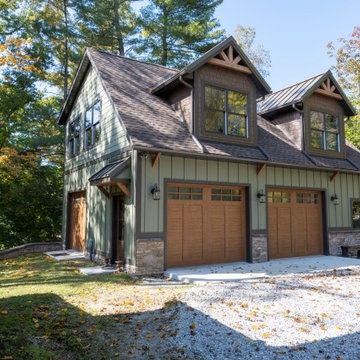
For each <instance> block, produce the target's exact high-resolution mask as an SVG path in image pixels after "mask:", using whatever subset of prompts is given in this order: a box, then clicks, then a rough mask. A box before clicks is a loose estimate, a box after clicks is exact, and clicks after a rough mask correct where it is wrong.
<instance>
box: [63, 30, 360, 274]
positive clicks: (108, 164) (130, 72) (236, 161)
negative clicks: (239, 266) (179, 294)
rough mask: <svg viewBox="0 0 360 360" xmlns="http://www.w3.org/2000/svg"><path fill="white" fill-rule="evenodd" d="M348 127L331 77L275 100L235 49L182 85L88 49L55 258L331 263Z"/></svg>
mask: <svg viewBox="0 0 360 360" xmlns="http://www.w3.org/2000/svg"><path fill="white" fill-rule="evenodd" d="M353 115H355V110H354V108H353V107H352V105H351V103H350V102H349V100H348V99H347V97H346V95H345V94H344V92H343V91H342V89H341V88H340V86H339V84H338V83H337V81H336V79H335V78H334V76H333V75H332V73H331V72H330V71H328V72H325V73H323V74H320V75H317V76H314V77H312V78H310V79H307V80H304V81H302V82H300V83H297V84H295V85H293V86H290V87H288V88H286V89H283V90H280V91H277V92H273V93H272V92H271V91H270V87H269V85H268V84H267V83H266V81H265V80H264V79H263V78H262V76H261V75H260V73H259V72H258V71H257V70H256V68H255V67H254V65H253V64H252V63H251V61H250V60H249V59H248V57H247V56H246V54H244V52H243V51H242V50H241V49H240V48H239V46H238V45H237V44H236V42H235V40H234V38H233V37H229V38H228V39H226V40H225V41H223V42H221V43H220V44H219V45H217V46H215V47H214V48H213V49H212V50H210V51H209V52H207V53H206V54H204V55H203V56H201V57H200V58H199V59H197V60H196V61H194V62H193V63H191V64H189V65H188V66H186V67H185V68H183V69H182V70H180V71H178V70H173V69H169V68H166V67H163V66H159V65H154V64H149V63H145V62H141V61H137V60H134V59H129V58H126V57H122V56H116V55H112V54H109V53H106V52H102V51H95V50H92V49H87V50H86V52H85V54H84V56H83V58H82V60H81V63H80V65H79V68H78V71H77V74H76V77H75V80H74V82H73V84H72V87H71V90H70V93H69V95H68V98H67V99H66V102H65V104H64V106H63V109H62V112H61V115H60V117H59V124H61V125H64V126H65V127H66V157H65V170H64V203H63V229H62V235H63V241H64V246H66V247H70V248H75V249H78V250H80V251H84V252H85V253H86V254H87V255H90V254H92V255H95V258H99V259H101V258H104V257H109V258H110V259H111V260H112V261H117V260H120V261H124V264H125V268H126V270H127V271H129V272H138V273H150V272H161V271H163V270H164V269H166V268H169V267H177V266H187V265H198V264H209V263H221V262H233V261H248V262H261V261H267V260H269V259H274V258H282V257H294V256H306V255H315V254H331V255H340V254H341V245H344V244H349V243H356V242H358V241H359V239H360V233H359V232H358V230H357V229H356V228H357V227H358V218H359V210H358V209H359V208H360V206H359V205H360V152H359V150H357V149H356V148H355V147H354V146H353V145H352V144H350V143H349V142H348V141H346V140H345V134H344V121H345V120H346V118H347V117H349V116H353Z"/></svg>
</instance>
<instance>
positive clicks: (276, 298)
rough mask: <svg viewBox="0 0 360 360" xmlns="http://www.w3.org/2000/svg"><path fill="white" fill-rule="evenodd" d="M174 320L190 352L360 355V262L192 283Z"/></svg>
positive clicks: (206, 355) (198, 355)
mask: <svg viewBox="0 0 360 360" xmlns="http://www.w3.org/2000/svg"><path fill="white" fill-rule="evenodd" d="M175 322H176V327H177V328H178V333H177V336H176V337H173V338H171V340H170V341H171V342H172V346H174V347H177V348H182V349H184V350H185V354H184V356H185V357H186V358H187V359H188V358H195V359H338V360H339V359H349V360H350V359H351V360H355V359H360V262H359V265H358V266H349V267H346V268H342V269H335V271H334V270H333V269H330V270H326V271H325V270H319V271H313V272H311V273H292V274H289V275H286V274H279V273H277V274H276V275H270V276H266V277H264V276H258V277H256V276H254V277H248V278H244V279H242V280H238V281H227V282H220V283H207V284H205V285H197V286H193V287H191V288H190V289H189V290H188V291H187V292H186V295H184V297H183V298H182V301H181V302H180V303H179V304H178V308H177V315H176V319H175Z"/></svg>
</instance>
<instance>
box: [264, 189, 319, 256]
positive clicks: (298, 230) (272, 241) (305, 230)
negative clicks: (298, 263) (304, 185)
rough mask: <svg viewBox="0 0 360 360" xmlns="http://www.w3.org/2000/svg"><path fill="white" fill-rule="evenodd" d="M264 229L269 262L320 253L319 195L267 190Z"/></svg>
mask: <svg viewBox="0 0 360 360" xmlns="http://www.w3.org/2000/svg"><path fill="white" fill-rule="evenodd" d="M268 228H269V257H270V259H276V258H285V257H294V256H308V255H319V254H323V252H324V250H323V249H324V247H323V243H324V238H323V216H322V197H321V192H319V191H308V190H288V189H269V191H268Z"/></svg>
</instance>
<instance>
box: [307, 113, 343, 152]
mask: <svg viewBox="0 0 360 360" xmlns="http://www.w3.org/2000/svg"><path fill="white" fill-rule="evenodd" d="M310 123H311V147H312V148H314V149H321V150H332V151H338V152H339V151H340V142H339V118H338V117H336V116H334V115H330V114H326V113H322V112H319V111H310Z"/></svg>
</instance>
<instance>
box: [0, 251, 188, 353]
mask: <svg viewBox="0 0 360 360" xmlns="http://www.w3.org/2000/svg"><path fill="white" fill-rule="evenodd" d="M91 265H92V264H91V263H89V262H86V261H83V260H80V261H61V262H58V261H56V260H53V259H51V258H49V257H47V256H45V255H43V254H33V255H28V256H22V257H18V258H14V259H9V260H3V261H0V359H36V360H40V359H117V358H119V359H124V358H146V359H148V358H150V359H159V358H167V359H171V358H176V359H177V358H180V357H181V354H182V349H167V354H166V356H165V355H164V354H162V355H161V356H160V355H159V354H161V353H162V347H163V344H164V343H165V342H166V338H167V337H170V336H175V335H176V333H177V329H174V328H172V327H171V324H173V323H174V322H171V319H172V315H173V314H172V312H175V308H176V307H175V306H173V305H174V304H176V302H177V301H178V299H179V298H180V297H181V294H182V293H183V292H184V291H185V289H186V287H185V286H181V285H178V286H173V285H171V286H166V285H167V284H166V281H159V282H158V283H157V282H155V283H154V284H152V283H151V282H140V281H138V282H135V281H134V280H133V279H132V278H131V277H129V276H127V275H125V274H111V275H101V276H85V275H81V274H79V273H78V270H77V268H78V267H84V266H91ZM163 356H164V357H163Z"/></svg>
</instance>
